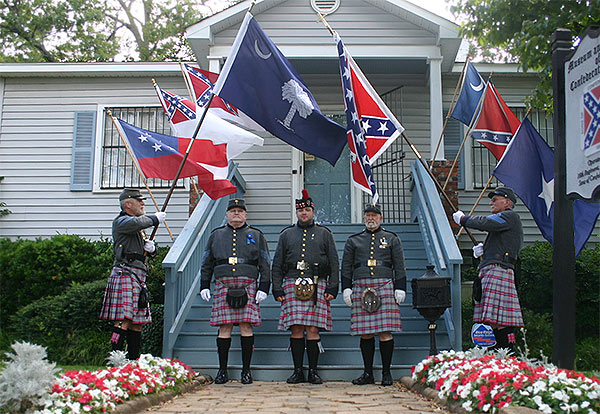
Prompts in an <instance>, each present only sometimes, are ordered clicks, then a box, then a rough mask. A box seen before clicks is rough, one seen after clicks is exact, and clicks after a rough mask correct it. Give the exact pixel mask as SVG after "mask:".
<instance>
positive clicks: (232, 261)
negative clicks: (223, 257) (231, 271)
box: [228, 257, 238, 265]
mask: <svg viewBox="0 0 600 414" xmlns="http://www.w3.org/2000/svg"><path fill="white" fill-rule="evenodd" d="M228 260H229V264H230V265H236V264H237V262H238V258H237V257H230V258H229V259H228Z"/></svg>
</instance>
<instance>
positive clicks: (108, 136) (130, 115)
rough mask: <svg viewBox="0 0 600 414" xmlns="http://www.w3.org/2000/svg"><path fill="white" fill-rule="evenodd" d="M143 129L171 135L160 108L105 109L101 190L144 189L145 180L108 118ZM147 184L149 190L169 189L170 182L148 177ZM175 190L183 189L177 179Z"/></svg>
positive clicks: (181, 181)
mask: <svg viewBox="0 0 600 414" xmlns="http://www.w3.org/2000/svg"><path fill="white" fill-rule="evenodd" d="M108 111H110V112H111V113H112V114H113V116H114V117H116V118H119V119H122V120H123V121H125V122H127V123H130V124H132V125H135V126H137V127H139V128H144V129H147V130H149V131H153V132H159V133H161V134H166V135H170V134H171V129H170V127H169V122H168V120H167V118H166V116H165V115H164V113H163V110H162V108H160V107H128V108H106V110H105V112H104V134H103V141H102V179H101V182H100V188H102V189H119V188H124V187H133V188H136V187H144V180H143V178H142V177H141V176H140V174H139V173H138V171H137V168H136V166H135V164H134V163H133V160H132V159H131V157H130V155H129V154H128V153H127V149H126V147H125V144H123V140H122V139H121V137H120V136H119V133H118V130H117V128H116V127H115V124H114V123H113V122H112V119H111V118H110V116H109V115H108ZM148 185H149V186H150V187H152V188H170V187H171V181H165V180H161V179H158V178H149V179H148ZM177 186H178V187H182V186H183V180H179V182H178V183H177Z"/></svg>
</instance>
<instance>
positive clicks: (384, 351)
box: [379, 339, 394, 372]
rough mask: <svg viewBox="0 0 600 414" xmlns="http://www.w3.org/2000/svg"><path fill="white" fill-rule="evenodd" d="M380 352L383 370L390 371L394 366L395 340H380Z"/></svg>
mask: <svg viewBox="0 0 600 414" xmlns="http://www.w3.org/2000/svg"><path fill="white" fill-rule="evenodd" d="M379 352H380V353H381V365H383V370H382V371H383V372H390V367H391V366H392V355H393V353H394V340H393V339H392V340H389V341H383V342H382V341H379Z"/></svg>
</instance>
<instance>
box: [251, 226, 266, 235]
mask: <svg viewBox="0 0 600 414" xmlns="http://www.w3.org/2000/svg"><path fill="white" fill-rule="evenodd" d="M248 228H249V229H252V230H256V231H257V232H259V233H260V234H264V233H263V232H262V230H261V229H259V228H257V227H253V226H251V225H249V224H248Z"/></svg>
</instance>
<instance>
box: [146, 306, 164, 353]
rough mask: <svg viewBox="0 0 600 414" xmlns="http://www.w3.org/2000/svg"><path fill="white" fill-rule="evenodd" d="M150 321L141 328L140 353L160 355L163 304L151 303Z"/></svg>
mask: <svg viewBox="0 0 600 414" xmlns="http://www.w3.org/2000/svg"><path fill="white" fill-rule="evenodd" d="M151 311H152V323H148V324H146V325H144V328H143V329H142V353H144V354H152V355H154V356H156V357H160V356H162V343H163V322H164V305H160V304H158V305H152V306H151Z"/></svg>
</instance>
